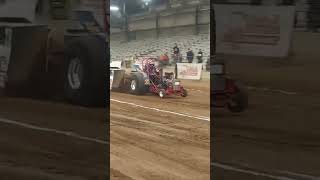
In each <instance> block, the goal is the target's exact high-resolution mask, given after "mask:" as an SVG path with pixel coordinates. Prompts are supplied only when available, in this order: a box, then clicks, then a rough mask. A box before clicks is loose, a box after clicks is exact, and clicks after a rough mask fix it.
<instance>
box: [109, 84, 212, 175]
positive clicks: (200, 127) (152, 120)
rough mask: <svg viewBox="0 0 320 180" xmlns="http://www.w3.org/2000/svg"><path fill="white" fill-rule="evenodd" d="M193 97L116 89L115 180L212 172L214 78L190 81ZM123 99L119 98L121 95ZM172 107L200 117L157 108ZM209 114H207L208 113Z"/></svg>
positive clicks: (113, 129) (113, 122)
mask: <svg viewBox="0 0 320 180" xmlns="http://www.w3.org/2000/svg"><path fill="white" fill-rule="evenodd" d="M184 85H185V86H186V88H187V89H190V91H189V96H188V97H187V98H182V97H173V98H167V99H164V100H161V99H159V97H157V96H153V95H147V96H133V95H129V94H122V93H112V95H111V98H112V102H111V110H110V112H111V137H110V138H111V144H110V146H111V179H112V180H117V179H119V180H125V179H132V180H143V179H145V180H149V179H153V180H163V179H174V180H178V179H183V180H188V179H190V180H207V179H209V177H210V175H209V172H210V169H209V168H210V165H209V164H210V159H209V156H210V150H209V148H210V147H209V145H210V144H209V142H210V139H209V131H210V129H209V121H207V120H201V118H202V119H205V117H209V116H210V112H209V102H210V99H209V91H208V88H209V83H208V82H202V83H199V82H184ZM115 100H117V101H115ZM119 101H121V102H129V103H135V104H137V105H142V106H144V107H148V108H157V109H159V110H166V111H172V112H175V113H181V114H187V115H191V116H197V117H198V116H201V117H200V119H196V118H195V117H185V116H183V115H177V114H172V113H168V112H159V111H155V110H154V109H145V108H142V107H135V106H133V105H132V104H123V103H120V102H119ZM202 116H203V117H202Z"/></svg>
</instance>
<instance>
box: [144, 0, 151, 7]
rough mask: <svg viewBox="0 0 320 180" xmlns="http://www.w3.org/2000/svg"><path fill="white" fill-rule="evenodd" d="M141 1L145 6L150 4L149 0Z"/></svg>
mask: <svg viewBox="0 0 320 180" xmlns="http://www.w3.org/2000/svg"><path fill="white" fill-rule="evenodd" d="M143 2H144V4H145V5H146V6H148V5H149V4H150V2H151V0H143Z"/></svg>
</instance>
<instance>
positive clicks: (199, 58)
mask: <svg viewBox="0 0 320 180" xmlns="http://www.w3.org/2000/svg"><path fill="white" fill-rule="evenodd" d="M202 57H203V53H202V51H201V49H199V51H198V56H197V58H198V63H202Z"/></svg>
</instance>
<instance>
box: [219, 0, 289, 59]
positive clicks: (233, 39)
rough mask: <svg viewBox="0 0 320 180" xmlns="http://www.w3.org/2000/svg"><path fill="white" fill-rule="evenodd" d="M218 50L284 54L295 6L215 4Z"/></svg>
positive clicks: (225, 52) (232, 52) (286, 48)
mask: <svg viewBox="0 0 320 180" xmlns="http://www.w3.org/2000/svg"><path fill="white" fill-rule="evenodd" d="M214 8H215V17H216V38H217V39H216V50H217V53H223V54H239V55H253V56H272V57H286V56H287V55H288V53H289V49H290V47H291V37H292V31H293V26H294V14H295V7H294V6H248V5H215V7H214Z"/></svg>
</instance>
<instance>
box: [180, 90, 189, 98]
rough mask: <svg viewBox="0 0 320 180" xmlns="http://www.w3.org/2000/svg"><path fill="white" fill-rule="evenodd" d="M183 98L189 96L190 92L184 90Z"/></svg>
mask: <svg viewBox="0 0 320 180" xmlns="http://www.w3.org/2000/svg"><path fill="white" fill-rule="evenodd" d="M181 96H182V97H187V96H188V91H187V90H186V89H183V93H182V94H181Z"/></svg>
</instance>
